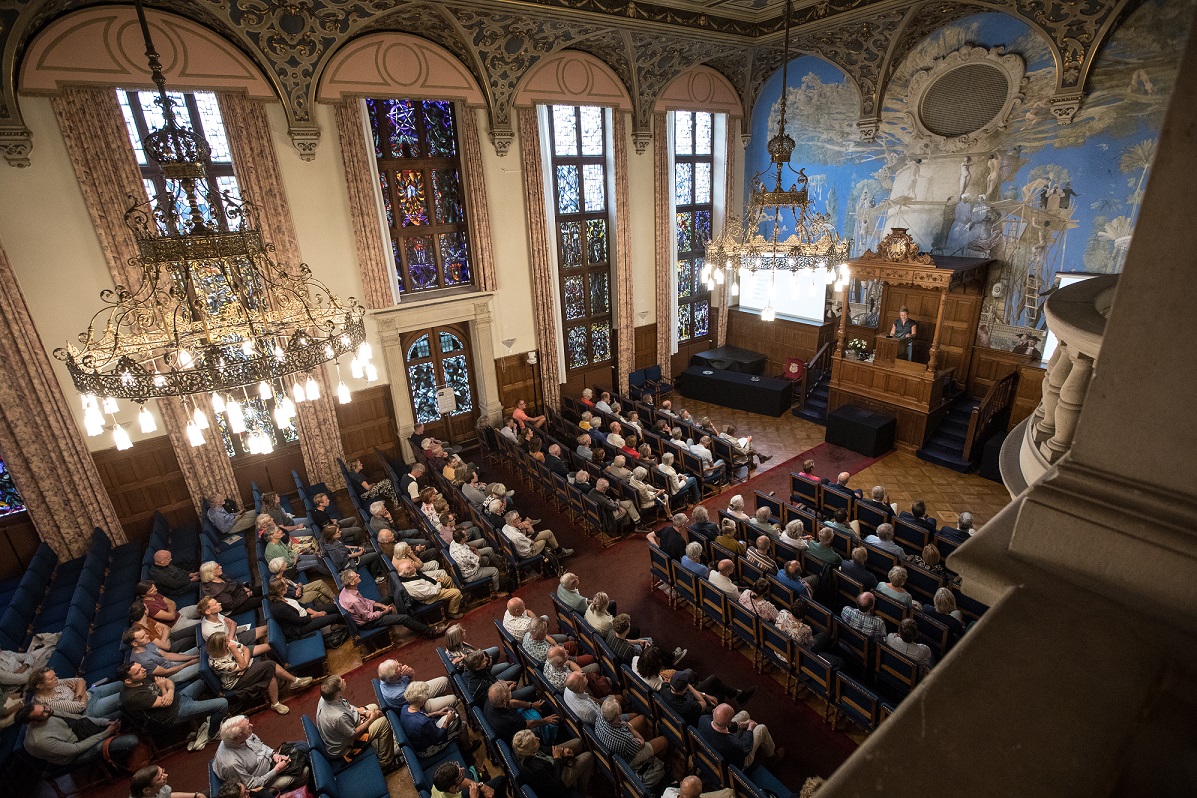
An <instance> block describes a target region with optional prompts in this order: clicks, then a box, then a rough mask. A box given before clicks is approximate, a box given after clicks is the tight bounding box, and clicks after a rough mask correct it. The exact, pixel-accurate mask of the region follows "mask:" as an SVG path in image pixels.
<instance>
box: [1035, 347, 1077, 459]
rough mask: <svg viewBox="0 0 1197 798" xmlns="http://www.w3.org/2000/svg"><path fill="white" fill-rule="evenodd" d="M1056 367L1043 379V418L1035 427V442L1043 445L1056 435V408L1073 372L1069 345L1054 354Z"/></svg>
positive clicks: (1053, 359)
mask: <svg viewBox="0 0 1197 798" xmlns="http://www.w3.org/2000/svg"><path fill="white" fill-rule="evenodd" d="M1051 359H1052V361H1053V363H1054V365H1052V366H1051V368H1049V369H1048V370H1047V375H1046V376H1045V377H1044V378H1043V404H1042V405H1040V407H1042V408H1043V417H1042V418H1041V419H1040V420H1039V422H1038V423H1037V424H1036V425H1035V442H1036V443H1042V442H1043V441H1046V440H1047V439H1049V438H1051V437H1052V436H1053V435H1055V434H1056V406H1057V405H1058V404H1059V401H1060V388H1061V387H1063V385H1064V381H1065V380H1067V379H1068V374H1069V372H1070V371H1072V356H1071V353H1069V352H1068V345H1067V344H1066V343H1064V342H1063V341H1061V342H1060V345H1059V346H1057V347H1056V351H1055V352H1053V353H1052V358H1051Z"/></svg>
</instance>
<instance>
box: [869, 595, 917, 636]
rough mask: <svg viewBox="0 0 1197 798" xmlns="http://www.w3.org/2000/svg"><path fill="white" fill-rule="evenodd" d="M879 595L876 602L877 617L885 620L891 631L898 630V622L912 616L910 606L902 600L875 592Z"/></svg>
mask: <svg viewBox="0 0 1197 798" xmlns="http://www.w3.org/2000/svg"><path fill="white" fill-rule="evenodd" d="M874 595H875V596H876V597H877V599H876V602H875V604H874V607H875V610H874V611H875V612H876V614H877V617H878V618H880V619H881V620H883V621H885V625H886V627H887V628H888V629H889V630H890V631H891V632H896V631H897V630H898V624H900V623H902V621H904V620H906V619H907V618H908V617H910V608H909V607H907V606H906V605H905V604H903V603H902V602H900V601H894V600H893V599H892V598H890V597H889V596H886V595H885V594H883V593H874Z"/></svg>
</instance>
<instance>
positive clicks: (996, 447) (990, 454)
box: [978, 432, 1006, 482]
mask: <svg viewBox="0 0 1197 798" xmlns="http://www.w3.org/2000/svg"><path fill="white" fill-rule="evenodd" d="M1005 440H1006V433H1004V432H999V433H998V434H997V435H991V436H990V438H989V440H987V441H985V446H984V448H983V449H982V450H981V470H980V471H979V472H978V473H980V475H981V476H983V477H985V478H986V479H992V480H993V481H994V482H1001V481H1002V467H1001V465H1000V462H1001V459H1002V443H1003V442H1004V441H1005Z"/></svg>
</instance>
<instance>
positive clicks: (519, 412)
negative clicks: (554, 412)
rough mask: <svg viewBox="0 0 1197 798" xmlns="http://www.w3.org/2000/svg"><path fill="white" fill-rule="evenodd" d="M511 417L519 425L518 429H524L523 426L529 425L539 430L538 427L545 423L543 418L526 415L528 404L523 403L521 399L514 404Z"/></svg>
mask: <svg viewBox="0 0 1197 798" xmlns="http://www.w3.org/2000/svg"><path fill="white" fill-rule="evenodd" d="M511 417H512V418H514V419H515V423H517V424H519V425H520V429H524V427H525V425H527V424H531V425H532V426H534V427H536V428H537V429H539V428H540V427H543V426H544V422H545V417H544V416H529V415H528V403H527V402H525V401H524V400H523V399H521V400H519V401H518V402H516V404H515V411H514V412H512V414H511Z"/></svg>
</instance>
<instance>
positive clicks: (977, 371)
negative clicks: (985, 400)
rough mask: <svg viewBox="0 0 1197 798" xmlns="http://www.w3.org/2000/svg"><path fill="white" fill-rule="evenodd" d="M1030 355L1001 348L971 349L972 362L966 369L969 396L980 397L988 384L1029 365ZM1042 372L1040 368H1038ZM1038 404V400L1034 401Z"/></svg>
mask: <svg viewBox="0 0 1197 798" xmlns="http://www.w3.org/2000/svg"><path fill="white" fill-rule="evenodd" d="M1030 365H1032V364H1031V355H1016V354H1014V353H1013V352H1007V351H1005V350H1003V349H990V348H989V347H987V346H979V347H977V348H976V349H974V350H973V357H972V364H971V365H970V367H969V371H968V393H969V396H975V397H977V398H980V397H982V396H984V395H985V392H986V391H988V390H989V388H990V386H991V385H993V384H994V383H995V382H997V381H998V380H1000V379H1002V378H1003V377H1005V376H1006V375H1007V374H1011V373H1012V372H1015V371H1018V370H1019V369H1021V368H1022V367H1023V366H1030ZM1039 371H1040V372H1042V369H1039ZM1036 404H1038V401H1036Z"/></svg>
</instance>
